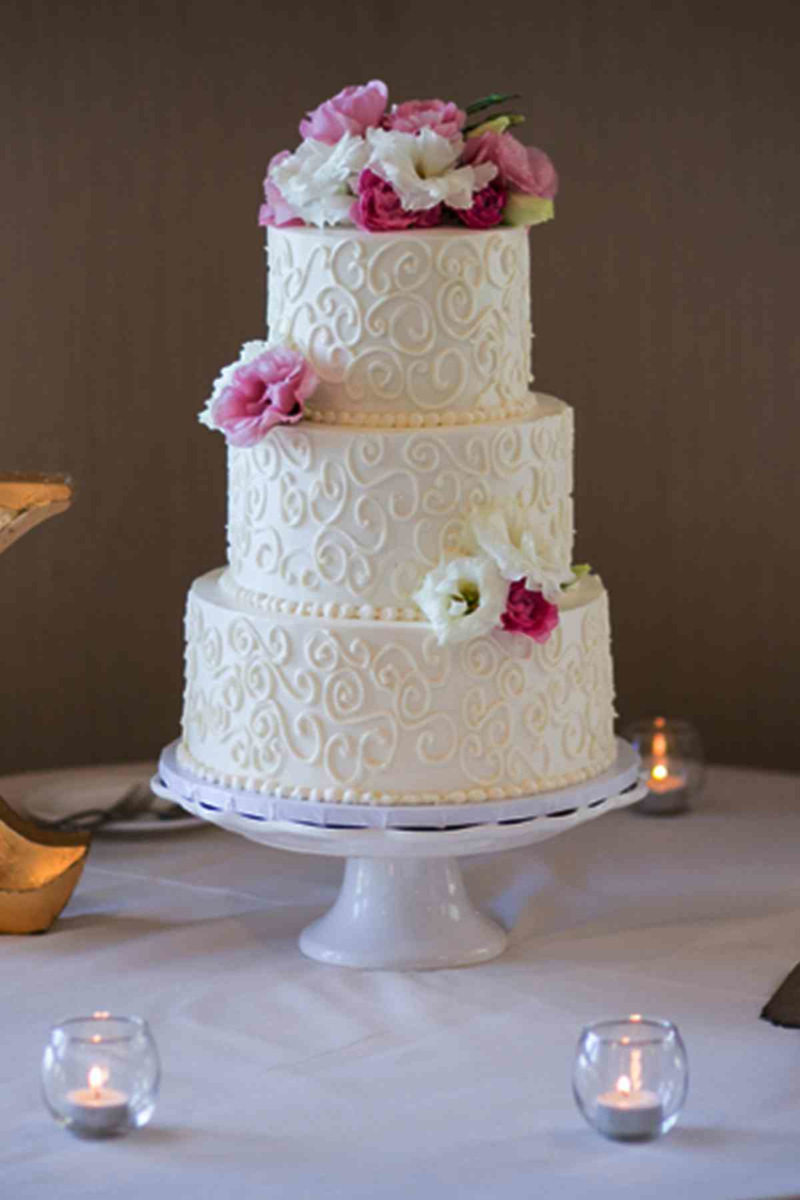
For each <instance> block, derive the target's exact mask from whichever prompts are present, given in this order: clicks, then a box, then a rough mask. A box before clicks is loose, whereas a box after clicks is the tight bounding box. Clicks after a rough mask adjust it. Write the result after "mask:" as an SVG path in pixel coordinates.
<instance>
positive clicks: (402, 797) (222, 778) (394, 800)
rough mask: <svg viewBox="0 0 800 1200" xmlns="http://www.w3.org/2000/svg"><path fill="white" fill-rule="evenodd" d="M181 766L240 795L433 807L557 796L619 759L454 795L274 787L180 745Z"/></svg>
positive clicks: (291, 786)
mask: <svg viewBox="0 0 800 1200" xmlns="http://www.w3.org/2000/svg"><path fill="white" fill-rule="evenodd" d="M177 758H178V762H179V763H180V765H181V766H182V767H185V768H186V769H187V770H188V771H191V772H192V774H193V775H196V776H197V777H198V779H202V780H204V781H205V782H206V783H218V784H221V785H222V786H223V787H231V788H236V789H238V790H240V791H247V792H259V793H261V794H266V795H275V796H280V797H281V799H284V800H309V801H312V802H315V801H316V802H319V801H325V802H326V803H329V804H369V805H387V806H388V805H398V806H401V805H402V806H410V805H416V804H419V805H434V804H477V803H479V802H481V801H484V800H517V799H519V798H520V797H521V796H535V795H537V794H538V793H540V792H555V791H558V790H559V788H566V787H572V786H573V785H574V784H578V783H585V782H586V780H588V779H595V778H596V777H597V776H598V775H602V773H603V771H607V770H608V768H609V767H610V766H611V764H612V763H613V762H614V760H615V758H616V746H615V748H614V752H613V753H612V754H610V755H609V756H608V759H607V761H606V760H604V761H603V762H602V763H601V764H600V765H599V766H596V767H583V768H581V769H580V770H577V771H570V772H568V773H567V774H565V775H551V776H547V777H545V778H541V779H537V780H533V779H531V780H526V781H525V782H524V783H523V784H521V785H518V786H509V787H490V788H480V787H478V788H470V789H469V790H468V791H460V790H456V791H452V792H382V791H367V792H364V791H361V789H360V788H341V787H327V788H308V787H295V786H294V785H292V784H283V783H275V782H273V781H270V780H266V779H259V778H258V777H257V776H256V777H252V776H248V775H229V774H226V773H225V772H222V771H213V770H212V769H211V768H210V767H207V766H205V765H204V764H203V763H201V762H200V761H199V760H198V759H196V758H195V756H194V755H193V754H192V753H191V751H190V750H187V748H186V746H185V744H184V742H182V741H181V742H180V744H179V746H178V750H177Z"/></svg>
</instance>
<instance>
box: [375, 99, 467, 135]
mask: <svg viewBox="0 0 800 1200" xmlns="http://www.w3.org/2000/svg"><path fill="white" fill-rule="evenodd" d="M466 120H467V114H466V113H465V112H464V111H463V109H460V108H459V107H458V106H457V105H456V104H453V102H452V100H406V102H405V103H404V104H393V105H392V111H391V112H390V113H387V115H386V116H385V117H384V120H383V128H384V129H394V130H396V131H397V132H398V133H419V131H420V129H432V130H433V132H434V133H438V134H439V136H440V137H445V138H450V139H451V141H452V140H453V139H454V138H458V137H460V136H461V130H462V129H463V128H464V124H465V122H466Z"/></svg>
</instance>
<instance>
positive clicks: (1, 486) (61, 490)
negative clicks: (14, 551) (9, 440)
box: [0, 472, 72, 554]
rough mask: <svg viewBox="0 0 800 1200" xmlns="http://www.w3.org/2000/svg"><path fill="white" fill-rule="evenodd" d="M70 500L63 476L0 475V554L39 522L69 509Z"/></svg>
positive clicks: (65, 478)
mask: <svg viewBox="0 0 800 1200" xmlns="http://www.w3.org/2000/svg"><path fill="white" fill-rule="evenodd" d="M71 500H72V484H71V483H70V480H69V478H68V476H66V475H23V474H21V473H18V472H12V473H11V474H5V475H3V474H0V554H2V552H3V551H4V550H7V549H8V547H9V546H10V545H12V543H13V542H16V540H17V538H20V537H22V535H23V533H27V532H28V530H29V529H33V527H34V525H38V524H39V522H40V521H46V520H47V518H48V517H55V516H56V515H57V513H60V512H63V511H64V509H65V508H69V505H70V502H71Z"/></svg>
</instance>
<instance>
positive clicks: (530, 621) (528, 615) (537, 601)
mask: <svg viewBox="0 0 800 1200" xmlns="http://www.w3.org/2000/svg"><path fill="white" fill-rule="evenodd" d="M500 621H501V623H502V626H503V629H506V630H508V632H509V633H524V634H525V636H526V637H529V638H533V640H534V641H535V642H546V641H547V640H548V638H549V637H550V634H551V633H552V632H553V630H554V629H555V628H556V626H557V625H558V607H557V606H556V605H555V604H551V603H550V601H549V600H545V598H544V596H543V595H542V593H541V592H532V591H531V590H530V589H529V588H527V587H526V586H525V580H524V579H518V580H517V581H516V582H515V583H512V584H511V586H510V587H509V589H508V599H507V600H506V611H505V612H504V613H503V614H502V616H501V617H500Z"/></svg>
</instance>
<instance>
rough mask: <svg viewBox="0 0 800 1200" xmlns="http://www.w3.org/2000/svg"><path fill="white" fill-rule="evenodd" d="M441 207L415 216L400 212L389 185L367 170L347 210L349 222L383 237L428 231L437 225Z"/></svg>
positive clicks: (397, 197)
mask: <svg viewBox="0 0 800 1200" xmlns="http://www.w3.org/2000/svg"><path fill="white" fill-rule="evenodd" d="M441 215H442V206H441V204H436V205H434V207H433V208H426V209H423V210H422V211H419V212H411V211H410V210H409V209H406V208H403V206H402V204H401V203H400V197H399V196H398V194H397V192H396V191H395V190H394V188H393V187H392V185H391V184H390V183H386V181H385V180H383V179H381V177H380V176H379V175H376V174H375V172H374V171H370V170H369V168H367V169H366V170H365V171H362V172H361V174H360V175H359V177H358V199H357V200H355V201H354V202H353V205H352V207H351V209H350V220H351V221H352V222H353V224H354V225H357V226H358V228H359V229H367V230H370V231H371V232H373V233H386V232H389V231H390V230H393V229H430V228H431V227H432V226H433V225H438V224H439V223H440V221H441Z"/></svg>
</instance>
